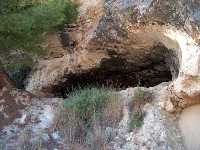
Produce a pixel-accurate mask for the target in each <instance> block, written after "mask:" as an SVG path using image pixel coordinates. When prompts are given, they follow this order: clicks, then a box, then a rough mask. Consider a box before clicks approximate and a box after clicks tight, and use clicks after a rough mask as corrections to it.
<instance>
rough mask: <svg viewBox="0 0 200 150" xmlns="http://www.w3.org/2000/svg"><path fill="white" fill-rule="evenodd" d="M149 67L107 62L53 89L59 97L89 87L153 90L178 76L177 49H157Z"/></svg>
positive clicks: (116, 59) (122, 61)
mask: <svg viewBox="0 0 200 150" xmlns="http://www.w3.org/2000/svg"><path fill="white" fill-rule="evenodd" d="M146 61H148V63H146V64H145V65H141V64H142V63H140V62H138V64H135V63H132V62H128V61H127V60H126V59H125V58H123V57H120V56H118V57H111V58H110V59H103V60H102V61H101V63H100V66H99V67H98V68H93V69H91V70H88V71H85V72H82V73H80V74H68V75H67V76H65V77H64V78H65V82H62V83H60V84H58V85H57V86H55V87H54V88H53V90H52V91H53V93H54V94H55V95H56V96H59V97H67V95H68V94H69V93H70V92H71V91H72V90H73V89H76V88H79V87H85V86H106V87H113V88H116V89H118V90H123V89H126V88H128V87H136V86H144V87H152V86H156V85H158V84H160V83H162V82H168V81H171V80H173V79H174V78H176V77H177V76H178V70H179V65H178V64H179V62H178V58H177V55H176V54H175V53H174V52H173V50H169V49H167V48H166V47H164V46H160V45H159V46H156V47H154V48H153V51H152V53H151V54H150V55H148V56H147V58H146Z"/></svg>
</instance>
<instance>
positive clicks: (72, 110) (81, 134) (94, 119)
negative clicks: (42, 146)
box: [55, 88, 122, 150]
mask: <svg viewBox="0 0 200 150" xmlns="http://www.w3.org/2000/svg"><path fill="white" fill-rule="evenodd" d="M66 101H71V102H69V103H68V102H67V103H66V104H67V105H62V106H61V107H60V110H59V111H58V117H57V118H58V119H57V120H55V129H56V130H59V131H61V133H62V134H63V139H64V142H65V143H66V144H67V145H70V148H71V149H76V150H78V149H79V148H80V147H82V149H84V148H85V149H87V150H107V149H108V142H109V141H108V139H107V137H106V134H105V129H106V127H116V126H117V125H118V123H119V121H120V119H121V117H122V102H121V100H120V98H119V95H118V94H116V92H114V91H112V90H110V89H107V88H86V89H82V90H81V91H76V92H75V93H72V95H71V96H70V97H69V99H68V100H66ZM66 101H65V102H66ZM109 140H110V139H109ZM77 147H78V148H77Z"/></svg>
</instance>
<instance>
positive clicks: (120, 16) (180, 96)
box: [27, 0, 200, 111]
mask: <svg viewBox="0 0 200 150" xmlns="http://www.w3.org/2000/svg"><path fill="white" fill-rule="evenodd" d="M76 2H77V3H79V4H80V17H79V21H78V22H77V24H76V25H73V26H71V27H69V28H67V29H66V32H67V33H68V34H69V35H70V37H71V39H72V40H73V41H75V43H76V44H75V45H74V46H73V47H68V48H67V50H68V52H67V53H65V55H64V56H62V57H60V58H54V59H49V60H42V61H40V62H39V65H38V67H37V68H36V71H35V72H33V73H32V76H31V77H30V79H29V81H28V85H27V90H29V91H31V92H35V93H37V92H41V91H42V92H50V93H51V92H52V90H53V89H55V88H54V87H55V86H57V85H58V84H60V83H63V82H65V83H66V82H68V80H70V78H69V75H71V74H72V75H73V74H82V73H85V72H88V71H91V69H94V68H103V69H106V70H108V71H113V70H114V71H116V70H126V71H127V70H128V71H130V72H135V74H134V75H136V74H137V73H138V72H142V74H145V73H146V72H150V71H149V70H151V72H153V74H154V75H153V77H154V76H157V75H159V74H163V73H165V69H166V68H168V69H169V70H170V71H171V74H172V80H173V81H172V83H171V84H170V86H169V88H168V92H169V93H170V94H169V97H167V98H166V99H167V100H168V101H165V102H164V103H163V104H162V105H163V106H164V107H167V105H169V104H170V105H171V106H173V107H170V109H169V107H167V109H168V110H170V111H173V110H174V108H176V107H177V108H182V107H186V106H187V105H191V104H193V103H199V102H200V47H199V26H200V17H199V15H198V14H199V13H200V9H199V8H200V7H199V6H200V2H199V1H198V0H193V1H190V0H179V1H176V0H166V1H163V0H144V1H141V0H109V1H103V0H94V1H85V0H80V1H76ZM67 50H66V51H67ZM113 60H118V61H117V63H114V62H115V61H113ZM161 60H164V62H165V63H163V64H162V63H161V64H160V62H161ZM122 62H123V63H122ZM158 62H159V64H158ZM154 64H156V65H157V68H159V69H146V70H148V71H146V70H145V69H144V68H149V66H152V65H154ZM102 66H103V67H102ZM158 66H159V67H158ZM154 68H156V67H155V66H154ZM155 72H157V73H155ZM147 74H148V73H147ZM139 76H141V75H140V74H139ZM143 78H147V77H143ZM153 79H154V78H153ZM153 79H152V80H153ZM141 80H142V79H141ZM66 85H67V84H66Z"/></svg>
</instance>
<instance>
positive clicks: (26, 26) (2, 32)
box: [0, 0, 78, 54]
mask: <svg viewBox="0 0 200 150" xmlns="http://www.w3.org/2000/svg"><path fill="white" fill-rule="evenodd" d="M77 13H78V11H77V6H76V5H74V4H73V3H72V2H71V1H70V0H43V1H41V0H40V1H39V0H38V1H37V0H34V1H33V0H32V1H29V0H1V2H0V20H1V22H0V50H1V52H4V51H8V50H11V49H22V50H27V51H28V52H31V53H37V54H38V53H41V50H42V48H41V47H40V43H41V42H42V40H43V39H44V38H45V35H46V33H47V32H50V31H52V30H55V29H56V28H58V27H59V26H61V25H63V24H65V23H71V22H73V21H75V20H76V17H77Z"/></svg>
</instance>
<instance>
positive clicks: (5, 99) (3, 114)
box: [0, 71, 34, 130]
mask: <svg viewBox="0 0 200 150" xmlns="http://www.w3.org/2000/svg"><path fill="white" fill-rule="evenodd" d="M0 81H1V82H0V120H1V121H0V130H1V129H2V127H3V126H5V125H8V124H9V123H11V122H12V121H13V120H14V119H15V118H16V117H19V116H20V113H19V111H20V110H21V109H23V108H25V107H26V106H28V105H30V104H31V101H32V99H33V97H34V96H33V95H32V94H31V93H29V92H26V91H22V90H18V89H16V88H15V86H14V83H13V82H12V81H11V80H10V79H9V77H8V75H7V74H6V73H5V72H3V71H0Z"/></svg>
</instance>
